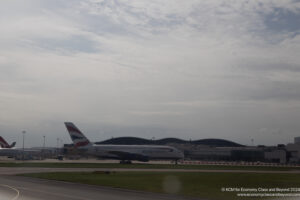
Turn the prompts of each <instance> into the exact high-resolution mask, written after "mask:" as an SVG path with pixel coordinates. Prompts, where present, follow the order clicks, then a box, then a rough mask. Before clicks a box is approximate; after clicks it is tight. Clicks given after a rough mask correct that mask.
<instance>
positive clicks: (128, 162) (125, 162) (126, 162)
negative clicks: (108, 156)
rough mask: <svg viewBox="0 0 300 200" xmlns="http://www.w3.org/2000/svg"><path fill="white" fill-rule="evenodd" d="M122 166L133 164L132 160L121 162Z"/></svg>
mask: <svg viewBox="0 0 300 200" xmlns="http://www.w3.org/2000/svg"><path fill="white" fill-rule="evenodd" d="M120 164H132V162H131V160H120Z"/></svg>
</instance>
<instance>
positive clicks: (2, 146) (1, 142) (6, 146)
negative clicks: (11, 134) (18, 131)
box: [0, 136, 16, 148]
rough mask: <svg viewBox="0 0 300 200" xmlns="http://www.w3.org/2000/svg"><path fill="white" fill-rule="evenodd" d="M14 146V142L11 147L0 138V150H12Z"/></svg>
mask: <svg viewBox="0 0 300 200" xmlns="http://www.w3.org/2000/svg"><path fill="white" fill-rule="evenodd" d="M15 145H16V142H13V143H12V144H11V145H9V144H8V143H7V142H6V141H5V140H4V139H3V137H1V136H0V146H1V148H13V147H14V146H15Z"/></svg>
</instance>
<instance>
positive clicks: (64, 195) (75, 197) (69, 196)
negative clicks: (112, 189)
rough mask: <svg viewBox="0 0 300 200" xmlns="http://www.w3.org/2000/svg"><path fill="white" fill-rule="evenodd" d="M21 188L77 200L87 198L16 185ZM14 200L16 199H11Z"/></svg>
mask: <svg viewBox="0 0 300 200" xmlns="http://www.w3.org/2000/svg"><path fill="white" fill-rule="evenodd" d="M18 188H19V189H21V190H27V191H32V192H37V193H44V194H47V195H53V196H59V197H66V198H72V199H79V200H89V199H88V198H85V197H78V196H72V195H67V194H57V193H52V192H46V191H43V190H35V189H30V188H26V187H18ZM12 200H16V199H12Z"/></svg>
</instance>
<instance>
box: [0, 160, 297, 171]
mask: <svg viewBox="0 0 300 200" xmlns="http://www.w3.org/2000/svg"><path fill="white" fill-rule="evenodd" d="M0 167H47V168H133V169H137V168H140V169H211V170H266V171H270V170H276V171H289V170H300V167H272V166H227V165H181V164H180V165H174V164H118V163H35V162H23V163H15V162H7V163H0Z"/></svg>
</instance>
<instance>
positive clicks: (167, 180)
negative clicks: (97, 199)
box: [23, 172, 300, 200]
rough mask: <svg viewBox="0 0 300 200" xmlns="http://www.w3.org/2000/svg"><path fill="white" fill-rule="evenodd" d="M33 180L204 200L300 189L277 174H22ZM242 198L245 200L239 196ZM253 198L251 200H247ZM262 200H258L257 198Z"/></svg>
mask: <svg viewBox="0 0 300 200" xmlns="http://www.w3.org/2000/svg"><path fill="white" fill-rule="evenodd" d="M23 176H30V177H35V178H44V179H52V180H60V181H70V182H77V183H85V184H93V185H101V186H109V187H116V188H126V189H133V190H141V191H147V192H158V193H172V194H178V195H185V196H192V197H201V198H206V199H217V200H218V199H225V200H226V199H241V198H238V197H237V196H236V194H237V192H222V191H221V188H224V187H225V188H233V187H236V188H240V187H243V188H259V187H261V188H276V187H277V188H289V187H297V188H299V187H300V174H281V173H276V174H275V173H274V174H269V173H263V174H255V173H195V172H174V173H173V172H117V173H105V172H92V173H91V172H89V173H78V172H76V173H72V172H70V173H69V172H68V173H39V174H25V175H23ZM242 199H247V198H245V197H243V198H242ZM251 199H253V198H251ZM257 199H262V198H257Z"/></svg>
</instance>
